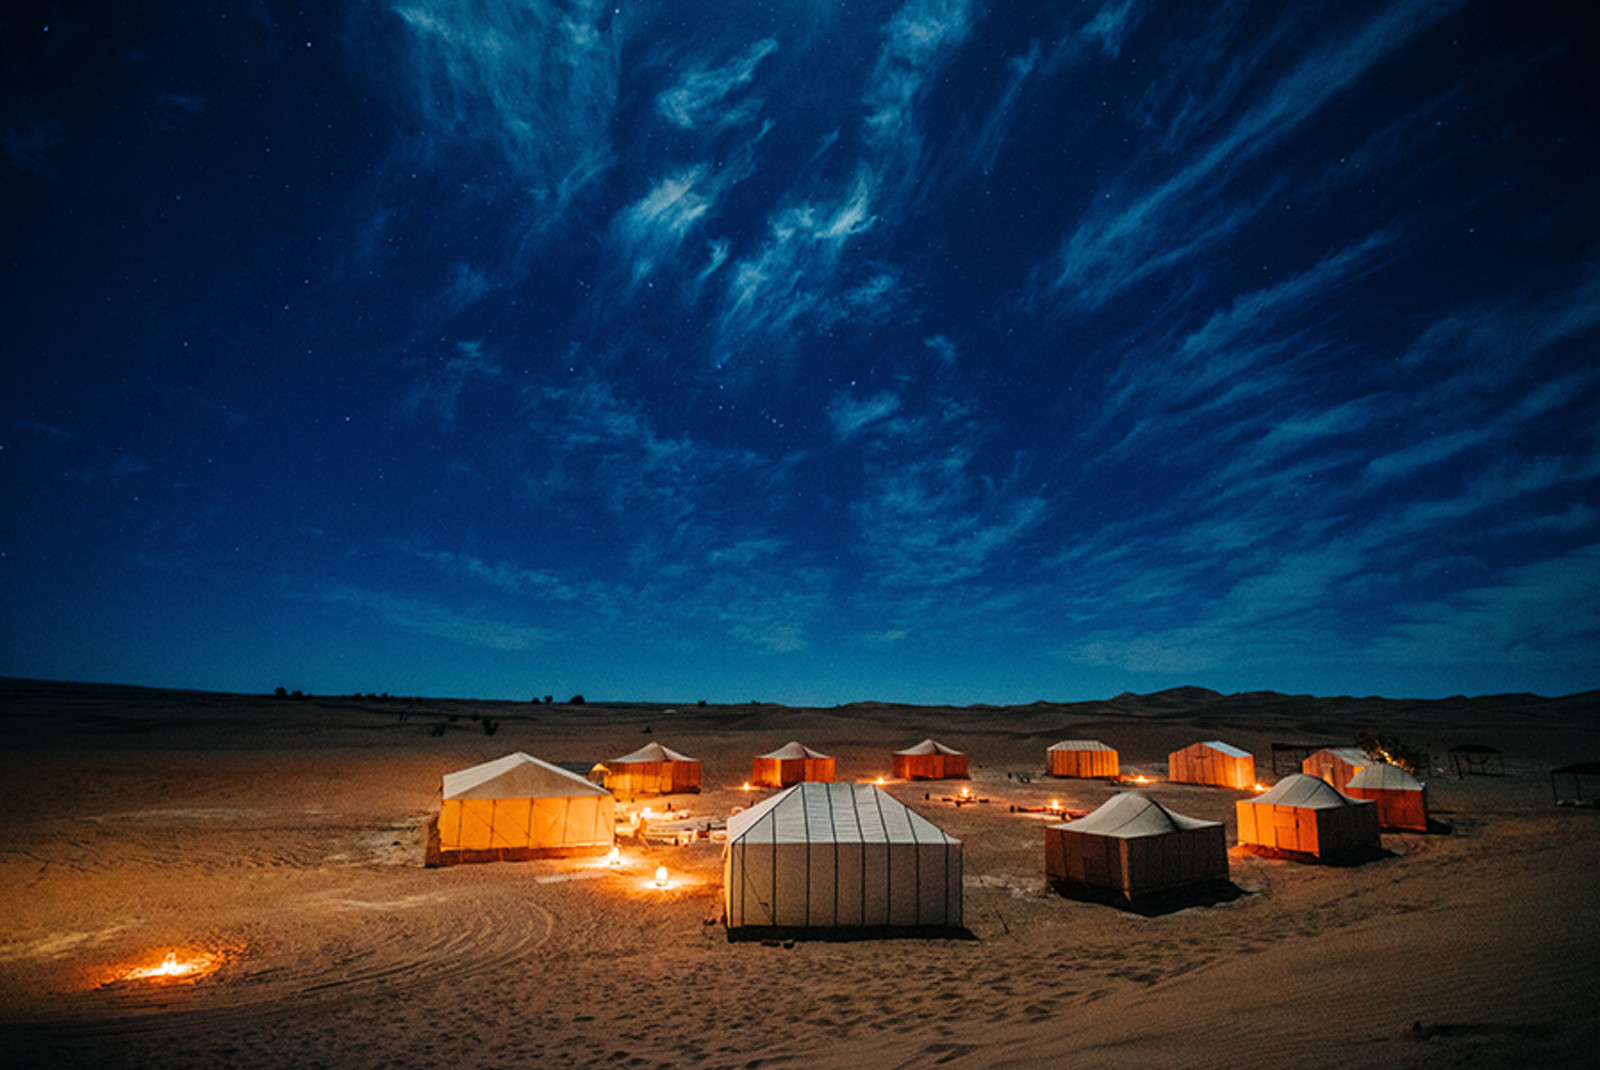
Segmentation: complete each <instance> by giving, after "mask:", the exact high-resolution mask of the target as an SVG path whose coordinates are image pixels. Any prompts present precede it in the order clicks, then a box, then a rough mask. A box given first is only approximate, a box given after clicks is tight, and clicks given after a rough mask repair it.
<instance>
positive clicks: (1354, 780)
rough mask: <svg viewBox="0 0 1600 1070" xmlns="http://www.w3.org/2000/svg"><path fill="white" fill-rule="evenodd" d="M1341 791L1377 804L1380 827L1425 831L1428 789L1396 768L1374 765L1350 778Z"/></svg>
mask: <svg viewBox="0 0 1600 1070" xmlns="http://www.w3.org/2000/svg"><path fill="white" fill-rule="evenodd" d="M1344 792H1345V794H1346V795H1349V796H1351V797H1352V798H1356V799H1371V800H1372V801H1373V802H1375V803H1377V804H1378V826H1379V827H1380V828H1383V829H1394V830H1400V829H1409V830H1411V831H1413V832H1427V831H1428V789H1427V786H1426V785H1424V784H1423V783H1422V781H1420V780H1418V779H1417V778H1416V777H1414V776H1412V775H1411V774H1410V773H1408V772H1406V771H1405V770H1404V769H1401V768H1400V767H1399V766H1398V765H1391V764H1390V763H1388V762H1374V763H1373V764H1372V765H1369V766H1367V767H1366V768H1364V769H1361V770H1359V771H1358V772H1357V773H1356V775H1355V776H1353V777H1351V778H1350V783H1348V784H1346V785H1345V787H1344Z"/></svg>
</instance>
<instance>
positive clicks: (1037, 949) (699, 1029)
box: [0, 682, 1600, 1070]
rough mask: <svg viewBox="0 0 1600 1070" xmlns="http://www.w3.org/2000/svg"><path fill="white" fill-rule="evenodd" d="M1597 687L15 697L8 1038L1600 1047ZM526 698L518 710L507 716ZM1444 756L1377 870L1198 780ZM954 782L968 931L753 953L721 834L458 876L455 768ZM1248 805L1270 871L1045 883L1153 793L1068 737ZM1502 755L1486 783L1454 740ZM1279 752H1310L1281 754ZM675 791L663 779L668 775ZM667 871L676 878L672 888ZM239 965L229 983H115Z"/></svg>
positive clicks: (348, 1050) (411, 1056) (4, 858)
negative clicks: (1057, 885)
mask: <svg viewBox="0 0 1600 1070" xmlns="http://www.w3.org/2000/svg"><path fill="white" fill-rule="evenodd" d="M1597 700H1600V696H1597V695H1594V694H1590V695H1586V696H1572V697H1569V698H1565V699H1540V698H1537V697H1534V696H1500V697H1494V698H1480V699H1473V700H1466V699H1450V700H1442V701H1431V702H1424V701H1399V700H1383V699H1355V698H1326V699H1323V698H1310V697H1286V696H1281V695H1274V694H1252V695H1235V696H1220V695H1216V694H1214V693H1212V692H1206V691H1200V690H1197V689H1181V690H1178V691H1172V692H1163V693H1161V694H1157V695H1149V696H1134V695H1124V696H1119V697H1117V698H1115V699H1110V700H1106V701H1103V702H1091V703H1076V704H1068V705H1058V704H1047V703H1039V704H1035V705H1032V706H1025V707H1007V708H1000V707H985V706H979V707H967V708H913V707H902V706H889V705H882V704H875V703H862V704H855V705H851V706H846V707H840V708H835V709H794V708H786V707H781V706H775V705H766V704H749V705H741V706H708V707H700V706H698V705H695V704H688V705H682V706H677V707H666V706H659V705H627V704H611V703H606V704H601V703H589V704H586V705H581V706H569V705H564V704H552V705H544V704H529V703H495V702H466V701H443V700H387V701H384V700H378V699H370V698H369V699H362V698H350V699H340V698H320V697H319V698H309V699H304V700H299V701H296V700H294V699H277V698H272V697H252V696H240V695H215V694H205V693H187V692H163V691H151V690H142V689H129V688H110V687H108V688H96V687H89V686H78V685H73V686H65V685H55V686H49V685H40V684H32V683H27V682H11V683H9V684H6V685H4V686H0V733H3V734H0V738H3V740H4V744H3V747H4V752H5V758H6V775H5V776H4V778H0V800H3V802H0V806H3V810H0V812H3V814H4V823H3V827H0V1065H3V1066H6V1067H18V1066H30V1065H40V1066H165V1067H189V1066H208V1067H209V1066H241V1067H252V1066H290V1065H296V1066H339V1067H343V1066H356V1067H363V1066H373V1067H376V1066H407V1067H431V1066H438V1067H457V1066H461V1067H543V1066H554V1067H562V1066H591V1065H594V1066H598V1065H604V1066H614V1067H669V1066H673V1067H702V1066H705V1067H799V1066H851V1067H871V1068H873V1070H888V1068H891V1067H902V1066H905V1067H915V1066H935V1065H949V1066H954V1067H995V1066H1014V1067H1024V1066H1085V1067H1100V1066H1106V1067H1124V1066H1126V1067H1134V1066H1138V1067H1151V1066H1162V1067H1166V1066H1192V1067H1210V1066H1216V1067H1221V1066H1237V1065H1256V1066H1267V1065H1273V1064H1275V1063H1279V1062H1283V1063H1285V1064H1288V1063H1290V1062H1291V1061H1292V1063H1293V1064H1294V1065H1297V1066H1302V1067H1304V1066H1312V1067H1324V1066H1326V1067H1334V1066H1337V1067H1435V1066H1441V1067H1442V1066H1457V1065H1471V1066H1490V1067H1498V1066H1504V1067H1512V1066H1518V1067H1522V1066H1588V1065H1593V1059H1594V1052H1595V1051H1596V1050H1600V998H1597V997H1596V994H1595V980H1596V976H1597V973H1600V811H1595V810H1585V809H1576V808H1569V807H1560V808H1558V807H1556V806H1554V805H1553V802H1552V796H1551V789H1550V779H1549V770H1550V769H1551V768H1554V767H1556V766H1559V765H1564V764H1567V763H1570V762H1576V761H1594V760H1597V759H1600V715H1597ZM484 718H489V719H491V720H493V721H494V722H497V728H496V730H495V731H494V733H493V734H492V735H491V734H489V733H487V732H485V731H484V725H483V719H484ZM1374 730H1376V731H1381V732H1383V733H1386V734H1389V735H1393V736H1398V737H1400V738H1401V739H1403V740H1405V741H1407V742H1409V743H1412V744H1414V745H1416V746H1420V747H1426V748H1427V749H1428V750H1429V751H1430V752H1431V754H1432V756H1433V768H1432V769H1431V770H1430V772H1429V774H1428V775H1427V776H1426V778H1425V779H1426V780H1427V782H1428V790H1429V799H1430V804H1431V808H1432V811H1433V814H1434V816H1435V818H1436V819H1437V821H1438V823H1439V825H1440V828H1439V830H1438V831H1435V832H1432V833H1429V834H1420V833H1408V834H1392V833H1386V834H1385V835H1384V837H1383V844H1384V852H1383V854H1382V856H1381V857H1376V858H1373V859H1370V860H1367V861H1365V862H1363V863H1362V864H1359V865H1326V864H1314V863H1307V862H1304V861H1299V860H1292V859H1288V858H1281V857H1280V858H1269V857H1263V856H1261V855H1258V854H1254V853H1250V852H1249V851H1247V850H1245V849H1240V848H1238V847H1235V846H1232V845H1233V843H1234V833H1235V828H1234V818H1233V812H1234V802H1235V800H1236V799H1239V798H1242V797H1245V795H1244V794H1242V793H1240V792H1235V791H1229V790H1225V789H1220V788H1209V787H1200V786H1193V785H1179V784H1171V783H1167V782H1165V781H1164V780H1163V775H1164V773H1165V767H1166V758H1167V754H1168V753H1169V752H1170V751H1172V750H1175V749H1177V748H1179V747H1182V746H1185V745H1187V744H1189V743H1192V742H1195V741H1197V740H1203V739H1222V740H1225V741H1227V742H1229V743H1233V744H1235V745H1237V746H1241V747H1244V748H1246V749H1248V750H1250V751H1252V752H1253V753H1254V754H1255V755H1256V759H1257V771H1258V773H1257V776H1258V779H1260V780H1261V781H1262V782H1263V783H1266V784H1270V783H1272V782H1273V780H1274V779H1275V777H1274V775H1273V769H1272V752H1271V749H1270V745H1271V743H1273V742H1275V741H1281V742H1317V743H1323V744H1329V745H1349V744H1350V743H1351V742H1352V740H1353V738H1354V736H1355V734H1356V733H1358V732H1361V731H1374ZM928 736H932V737H934V738H936V739H939V740H940V741H941V742H944V743H947V744H950V745H952V746H955V747H957V748H959V749H961V750H964V751H966V752H967V754H968V755H969V757H970V761H971V766H972V780H971V782H970V784H969V786H970V788H971V790H972V792H973V794H974V795H977V796H980V797H983V798H986V799H988V800H989V801H988V802H986V803H977V804H972V805H967V806H961V807H957V806H955V805H952V804H951V803H949V802H945V801H943V799H942V796H944V795H946V794H950V793H951V792H952V791H954V790H956V789H957V788H958V786H959V785H957V784H955V783H953V782H944V783H898V782H892V781H891V782H890V783H889V784H888V785H887V787H886V789H885V790H887V791H889V792H890V793H891V794H892V795H894V796H895V797H896V798H899V799H901V800H902V801H904V802H906V803H907V804H909V805H910V806H912V807H913V808H914V809H916V810H917V811H918V812H920V813H922V814H924V815H925V816H927V817H928V818H929V819H931V820H932V821H934V822H935V823H936V824H938V825H939V826H941V827H942V828H944V829H945V830H947V831H948V832H950V833H951V834H953V835H955V836H957V837H959V838H961V839H962V840H963V841H964V843H965V853H966V870H965V907H966V911H965V916H966V929H967V932H966V934H964V935H961V936H955V937H949V936H945V937H940V938H936V939H906V938H901V939H874V940H859V941H837V940H821V939H805V938H802V939H799V940H795V941H776V942H773V943H763V942H761V941H740V942H735V941H730V940H729V939H728V934H727V931H726V930H725V929H724V928H723V926H722V925H721V923H720V920H719V918H720V911H721V904H720V898H719V896H720V884H721V845H720V844H719V843H716V842H711V841H703V842H695V843H692V844H688V845H685V846H681V847H678V846H670V845H667V844H661V843H657V844H649V843H646V844H633V843H629V844H625V846H624V862H623V865H622V866H620V867H617V868H615V869H613V868H610V867H607V866H604V865H602V864H600V863H599V862H598V861H596V860H594V859H576V858H574V859H543V860H537V861H530V862H519V863H491V864H482V865H461V866H452V867H445V868H431V869H430V868H426V867H424V865H423V853H424V852H423V848H424V835H425V834H424V829H425V826H426V824H427V822H428V820H429V818H430V817H431V816H432V815H433V814H434V813H435V812H436V811H437V809H438V804H439V785H440V779H441V777H442V776H443V774H444V773H446V772H451V771H454V770H457V769H462V768H465V767H467V766H470V765H474V764H476V763H479V762H482V761H486V760H489V759H492V758H497V757H499V756H501V755H504V754H508V753H511V752H513V751H525V752H527V753H529V754H533V755H535V756H537V757H540V758H543V759H546V760H548V761H552V762H561V763H590V762H594V761H597V760H604V759H607V758H612V757H616V756H619V755H621V754H625V753H627V752H629V751H632V750H634V749H636V748H637V747H638V746H640V745H641V744H642V743H643V742H647V741H649V740H650V739H655V740H657V741H659V742H661V743H663V744H666V745H667V746H670V747H672V748H674V749H677V750H680V751H684V752H686V753H688V754H690V755H693V756H695V757H698V758H700V759H701V760H702V762H703V768H704V778H705V790H704V791H703V792H702V793H701V794H699V795H679V796H674V797H673V803H674V805H675V806H678V807H681V808H684V809H687V810H689V811H691V812H692V813H693V814H695V815H699V816H709V817H716V818H725V817H726V816H727V814H728V813H729V812H730V810H731V809H732V807H734V806H738V805H747V804H749V803H750V802H751V801H752V799H753V798H759V797H760V795H759V794H757V795H749V794H746V793H745V792H743V791H742V790H741V787H740V786H741V784H742V782H743V781H744V780H746V779H747V778H748V777H749V775H750V759H751V757H752V756H753V755H756V754H760V753H763V752H765V751H768V750H770V749H772V748H773V747H776V746H778V745H779V744H782V743H784V742H786V741H787V740H790V739H796V740H799V741H801V742H803V743H806V744H807V745H809V746H812V747H814V748H816V749H818V750H821V751H824V752H826V753H828V754H832V755H834V756H836V757H837V759H838V775H839V778H840V779H841V780H869V779H873V778H875V777H877V776H879V775H887V774H888V773H889V771H890V757H889V755H890V752H891V751H892V750H894V749H896V748H898V747H904V746H909V745H910V744H913V743H915V742H917V741H919V740H921V739H923V738H924V737H928ZM1085 737H1087V738H1098V739H1102V740H1104V741H1105V742H1107V743H1109V744H1111V745H1112V746H1114V747H1116V748H1118V750H1119V751H1120V752H1121V757H1122V774H1123V776H1124V778H1129V779H1131V778H1134V777H1138V776H1144V777H1147V778H1148V779H1149V782H1148V783H1146V784H1143V785H1138V786H1139V787H1140V788H1141V790H1146V791H1148V793H1149V794H1151V795H1152V796H1153V797H1155V798H1156V799H1158V800H1159V801H1161V802H1162V803H1164V804H1166V805H1167V806H1168V807H1170V808H1172V809H1173V810H1176V811H1178V812H1180V813H1184V814H1189V815H1191V816H1195V817H1202V818H1209V819H1213V820H1221V821H1224V822H1226V823H1227V826H1228V836H1229V844H1230V847H1231V850H1230V866H1231V879H1232V882H1233V884H1234V885H1235V886H1236V888H1237V889H1238V892H1239V894H1238V895H1236V896H1234V897H1232V898H1224V899H1222V901H1219V902H1214V903H1211V904H1209V905H1205V904H1201V905H1191V906H1187V907H1184V908H1182V909H1170V910H1165V911H1161V912H1135V911H1129V910H1122V909H1117V908H1115V907H1113V906H1108V905H1103V904H1099V903H1092V902H1085V901H1081V900H1077V899H1071V898H1066V897H1063V896H1062V895H1060V894H1057V893H1056V892H1055V891H1053V890H1051V889H1050V888H1049V887H1047V885H1046V883H1045V879H1044V869H1043V865H1044V859H1043V833H1042V829H1043V827H1044V825H1045V824H1046V823H1047V822H1048V820H1049V819H1048V818H1046V817H1044V816H1041V815H1034V814H1025V813H1013V812H1012V807H1013V806H1016V807H1034V806H1042V805H1044V804H1045V803H1047V802H1048V801H1049V800H1051V799H1060V800H1061V801H1062V804H1063V805H1064V806H1065V807H1067V808H1069V809H1072V810H1078V811H1086V810H1089V809H1092V808H1093V807H1095V806H1097V805H1099V803H1101V802H1103V801H1104V800H1105V799H1107V798H1109V797H1110V796H1111V795H1112V794H1113V793H1115V792H1116V791H1118V790H1122V789H1123V788H1125V787H1127V786H1128V785H1126V784H1123V785H1119V784H1115V783H1111V782H1107V781H1103V780H1057V779H1051V778H1048V777H1045V776H1043V775H1042V774H1043V770H1044V767H1045V748H1046V747H1047V746H1049V745H1050V744H1051V743H1053V742H1056V741H1057V740H1060V739H1067V738H1085ZM1464 743H1474V744H1484V745H1488V746H1493V747H1496V748H1498V749H1499V750H1500V751H1501V756H1502V758H1503V761H1504V767H1505V773H1504V775H1503V776H1471V777H1465V778H1457V777H1456V776H1455V775H1453V774H1452V773H1451V772H1449V768H1448V765H1449V762H1448V750H1449V748H1451V747H1453V746H1456V745H1458V744H1464ZM1284 771H1285V772H1287V771H1288V770H1287V769H1285V770H1284ZM647 802H648V803H649V804H651V805H653V806H654V807H655V808H657V809H659V808H660V805H661V804H660V802H659V801H658V800H640V801H639V802H637V803H633V804H628V806H627V807H625V808H632V809H637V808H638V807H639V806H641V805H644V804H646V803H647ZM658 865H666V866H667V867H668V868H669V874H670V885H669V887H667V888H666V889H660V888H657V887H655V885H654V883H653V881H652V879H651V877H652V875H653V874H654V871H655V868H656V867H657V866H658ZM168 953H174V954H176V955H177V956H179V957H180V958H181V959H182V960H185V961H187V960H189V959H191V958H196V957H198V956H211V962H212V964H213V968H212V969H210V970H209V972H203V973H201V974H199V975H196V976H189V977H177V978H168V979H159V978H157V979H145V980H131V979H125V978H124V979H118V978H119V977H120V976H121V975H122V974H123V973H124V971H126V970H128V969H130V968H132V967H136V966H152V965H155V964H158V963H160V962H161V961H162V960H163V959H164V957H165V956H166V955H167V954H168Z"/></svg>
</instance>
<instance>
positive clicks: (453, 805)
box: [429, 751, 616, 863]
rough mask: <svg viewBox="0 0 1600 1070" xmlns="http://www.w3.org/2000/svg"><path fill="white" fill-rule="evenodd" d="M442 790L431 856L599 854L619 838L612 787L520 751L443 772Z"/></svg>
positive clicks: (488, 858) (483, 858) (485, 858)
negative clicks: (610, 789)
mask: <svg viewBox="0 0 1600 1070" xmlns="http://www.w3.org/2000/svg"><path fill="white" fill-rule="evenodd" d="M441 794H442V796H443V798H442V801H441V803H440V807H439V816H438V818H437V819H436V820H435V825H434V837H433V839H434V842H433V843H431V844H430V850H429V856H430V861H435V862H439V863H449V862H492V861H502V860H515V859H525V858H540V857H545V856H550V855H569V854H590V853H599V852H603V851H606V850H609V849H610V848H611V845H612V843H613V842H614V840H615V838H616V801H615V800H614V799H613V798H612V797H611V793H610V792H609V791H607V790H606V789H604V788H602V787H600V786H599V785H597V784H591V783H590V782H589V781H587V780H585V779H584V778H583V777H581V776H578V775H577V774H576V773H569V772H568V771H567V770H565V769H562V768H560V767H559V766H554V765H551V764H550V763H549V762H542V761H540V760H539V759H537V758H533V757H530V756H529V755H526V754H523V753H521V752H520V751H519V752H518V753H516V754H508V755H506V756H505V757H504V758H497V759H495V760H494V761H492V762H485V763H483V764H482V765H475V766H473V767H472V768H470V769H463V770H461V771H459V772H455V773H446V774H445V776H444V784H443V787H442V789H441Z"/></svg>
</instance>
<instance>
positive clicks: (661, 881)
mask: <svg viewBox="0 0 1600 1070" xmlns="http://www.w3.org/2000/svg"><path fill="white" fill-rule="evenodd" d="M666 886H667V867H666V866H657V867H656V887H657V888H665V887H666Z"/></svg>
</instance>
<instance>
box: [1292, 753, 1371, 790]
mask: <svg viewBox="0 0 1600 1070" xmlns="http://www.w3.org/2000/svg"><path fill="white" fill-rule="evenodd" d="M1371 764H1372V759H1371V758H1369V757H1367V752H1366V751H1364V750H1360V749H1359V748H1356V747H1323V748H1322V749H1321V750H1319V751H1317V752H1316V753H1314V754H1312V755H1311V756H1310V757H1308V758H1306V760H1305V761H1303V762H1301V763H1300V771H1301V772H1302V773H1306V774H1309V775H1310V776H1314V777H1321V778H1322V779H1323V780H1326V781H1327V782H1328V783H1329V784H1332V785H1333V786H1334V787H1336V788H1338V789H1339V790H1340V791H1343V790H1344V786H1345V785H1346V784H1348V783H1350V778H1351V777H1353V776H1355V775H1356V774H1357V773H1358V772H1360V771H1361V770H1363V769H1365V768H1366V767H1367V766H1369V765H1371Z"/></svg>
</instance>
